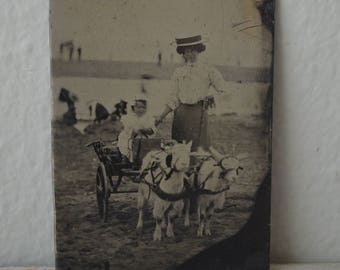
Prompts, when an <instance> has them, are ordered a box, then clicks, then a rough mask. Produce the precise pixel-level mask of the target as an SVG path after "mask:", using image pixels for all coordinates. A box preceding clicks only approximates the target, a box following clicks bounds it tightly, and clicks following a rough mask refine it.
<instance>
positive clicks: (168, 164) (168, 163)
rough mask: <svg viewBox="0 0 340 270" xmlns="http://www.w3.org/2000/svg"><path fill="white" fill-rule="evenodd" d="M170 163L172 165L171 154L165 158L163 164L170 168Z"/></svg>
mask: <svg viewBox="0 0 340 270" xmlns="http://www.w3.org/2000/svg"><path fill="white" fill-rule="evenodd" d="M171 163H172V154H169V155H167V156H166V159H165V164H166V166H168V167H169V168H171V165H172V164H171Z"/></svg>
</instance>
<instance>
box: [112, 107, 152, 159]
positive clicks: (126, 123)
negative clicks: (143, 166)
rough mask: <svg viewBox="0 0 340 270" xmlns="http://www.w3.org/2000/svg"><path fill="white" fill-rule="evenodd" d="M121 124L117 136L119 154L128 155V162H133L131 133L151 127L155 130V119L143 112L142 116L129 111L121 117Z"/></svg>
mask: <svg viewBox="0 0 340 270" xmlns="http://www.w3.org/2000/svg"><path fill="white" fill-rule="evenodd" d="M121 122H122V124H123V130H122V131H121V132H120V134H119V136H118V143H117V146H118V148H119V151H120V152H121V154H123V155H125V156H126V157H128V159H129V160H130V162H133V160H132V159H133V155H132V140H133V134H136V133H138V132H139V131H140V130H141V129H152V130H153V132H154V133H155V132H156V127H155V119H154V117H153V116H151V115H149V114H147V113H146V114H144V115H142V116H140V117H139V116H137V115H136V114H135V113H130V114H128V115H124V116H122V118H121Z"/></svg>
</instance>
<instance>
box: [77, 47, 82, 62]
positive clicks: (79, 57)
mask: <svg viewBox="0 0 340 270" xmlns="http://www.w3.org/2000/svg"><path fill="white" fill-rule="evenodd" d="M77 52H78V61H80V60H81V47H78V49H77Z"/></svg>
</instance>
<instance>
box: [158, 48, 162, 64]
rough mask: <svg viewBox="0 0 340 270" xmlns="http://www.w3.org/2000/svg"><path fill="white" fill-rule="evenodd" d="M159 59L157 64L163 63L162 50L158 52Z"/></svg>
mask: <svg viewBox="0 0 340 270" xmlns="http://www.w3.org/2000/svg"><path fill="white" fill-rule="evenodd" d="M157 59H158V62H157V65H158V66H161V65H162V52H161V51H159V52H158V55H157Z"/></svg>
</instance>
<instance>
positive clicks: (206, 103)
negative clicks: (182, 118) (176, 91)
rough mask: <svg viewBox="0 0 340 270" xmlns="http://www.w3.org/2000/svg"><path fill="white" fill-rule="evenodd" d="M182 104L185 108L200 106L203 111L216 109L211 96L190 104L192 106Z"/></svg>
mask: <svg viewBox="0 0 340 270" xmlns="http://www.w3.org/2000/svg"><path fill="white" fill-rule="evenodd" d="M183 104H184V105H186V106H197V105H200V106H202V107H203V109H205V110H207V109H211V108H214V107H216V103H215V98H214V97H213V96H209V97H206V98H205V99H201V100H199V101H197V102H196V103H192V104H188V103H183Z"/></svg>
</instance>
